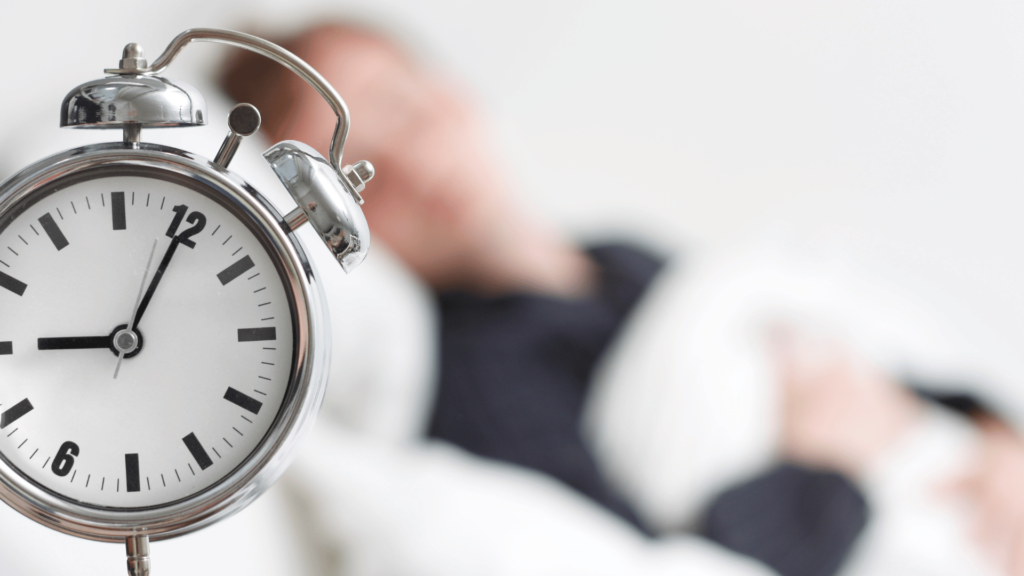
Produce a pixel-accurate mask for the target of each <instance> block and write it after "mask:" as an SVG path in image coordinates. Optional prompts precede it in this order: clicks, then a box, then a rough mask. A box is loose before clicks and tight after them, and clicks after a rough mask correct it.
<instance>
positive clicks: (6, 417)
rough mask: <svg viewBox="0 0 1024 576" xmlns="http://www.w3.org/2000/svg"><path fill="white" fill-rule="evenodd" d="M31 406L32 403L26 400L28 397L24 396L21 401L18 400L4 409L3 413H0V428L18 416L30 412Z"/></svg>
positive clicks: (5, 426) (11, 422) (8, 424)
mask: <svg viewBox="0 0 1024 576" xmlns="http://www.w3.org/2000/svg"><path fill="white" fill-rule="evenodd" d="M32 408H33V406H32V403H31V402H29V401H28V398H25V399H24V400H22V401H21V402H18V403H17V404H15V405H14V406H11V407H10V408H8V409H7V410H4V413H3V414H2V415H0V430H3V429H4V428H7V427H8V426H10V425H11V424H13V423H14V422H15V421H16V420H17V419H18V418H21V417H22V416H24V415H25V414H28V413H29V412H31V411H32Z"/></svg>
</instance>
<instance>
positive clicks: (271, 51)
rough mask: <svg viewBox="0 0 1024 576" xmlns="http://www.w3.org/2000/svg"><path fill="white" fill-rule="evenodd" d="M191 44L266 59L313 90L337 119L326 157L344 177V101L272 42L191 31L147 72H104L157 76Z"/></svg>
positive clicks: (219, 32) (211, 31)
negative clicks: (237, 50)
mask: <svg viewBox="0 0 1024 576" xmlns="http://www.w3.org/2000/svg"><path fill="white" fill-rule="evenodd" d="M192 42H218V43H221V44H230V45H231V46H236V47H238V48H245V49H246V50H251V51H253V52H255V53H257V54H260V55H262V56H266V57H267V58H270V59H271V60H273V61H275V62H277V63H278V64H281V65H282V66H284V67H285V68H287V69H289V70H291V71H292V72H294V73H295V74H297V75H298V76H299V77H300V78H302V79H303V80H305V81H306V82H307V83H308V84H309V85H310V86H312V87H313V88H314V89H316V91H317V92H319V93H320V95H321V96H323V98H324V100H326V101H327V103H328V104H329V105H330V106H331V109H332V110H334V113H335V114H336V115H337V116H338V123H337V125H336V126H335V127H334V136H333V137H332V139H331V150H330V154H329V156H330V162H331V167H332V168H334V170H335V171H336V172H337V173H338V175H339V176H340V177H342V178H345V177H347V175H346V173H345V171H344V168H343V167H342V164H341V156H342V153H343V152H344V150H345V140H347V139H348V127H349V116H348V106H346V105H345V101H344V100H342V99H341V96H340V95H339V94H338V91H337V90H335V89H334V87H333V86H331V85H330V84H329V83H328V82H327V80H325V79H324V77H323V76H321V75H320V73H319V72H317V71H316V70H314V69H313V67H312V66H310V65H309V64H306V62H304V61H303V60H302V59H301V58H299V57H298V56H296V55H295V54H292V53H291V52H289V51H287V50H285V49H284V48H282V47H280V46H278V45H277V44H274V43H273V42H268V41H266V40H264V39H262V38H258V37H256V36H253V35H251V34H244V33H242V32H235V31H233V30H221V29H219V28H193V29H191V30H186V31H184V32H182V33H181V34H178V35H177V36H176V37H175V38H174V40H171V43H170V44H168V45H167V48H166V49H165V50H164V53H163V54H161V55H160V56H159V57H158V58H157V59H156V60H154V61H153V64H152V65H151V66H149V67H148V68H143V67H138V68H132V69H128V68H117V69H109V70H105V72H107V73H108V74H126V73H131V74H145V75H153V74H161V73H162V72H163V71H164V70H166V69H167V66H169V65H170V63H171V61H173V60H174V59H175V58H176V57H177V56H178V54H179V53H181V51H182V50H183V49H184V48H185V46H187V45H189V44H190V43H192ZM144 62H145V61H144V60H143V61H142V62H141V63H144ZM124 65H125V64H124V61H123V60H122V66H124Z"/></svg>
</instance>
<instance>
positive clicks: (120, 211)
mask: <svg viewBox="0 0 1024 576" xmlns="http://www.w3.org/2000/svg"><path fill="white" fill-rule="evenodd" d="M110 213H111V214H113V216H114V230H125V229H126V228H127V226H126V224H127V222H126V221H125V216H124V192H111V193H110Z"/></svg>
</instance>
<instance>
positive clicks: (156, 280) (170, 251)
mask: <svg viewBox="0 0 1024 576" xmlns="http://www.w3.org/2000/svg"><path fill="white" fill-rule="evenodd" d="M180 243H181V241H180V240H178V237H177V236H175V237H174V238H172V239H171V245H170V246H168V247H167V252H165V253H164V258H163V260H161V261H160V266H158V267H157V269H156V272H155V273H154V274H153V283H152V284H150V285H149V290H146V295H145V296H143V297H142V302H140V303H139V309H138V311H137V312H136V314H135V321H134V322H132V324H131V326H130V328H131V330H132V331H133V332H134V331H135V330H136V329H137V328H138V327H139V323H140V322H142V315H143V314H145V313H146V308H148V307H149V302H150V301H151V300H152V299H153V293H154V292H156V287H157V286H159V285H160V280H161V279H163V277H164V271H165V270H167V265H168V264H170V263H171V258H173V257H174V251H175V250H177V249H178V244H180Z"/></svg>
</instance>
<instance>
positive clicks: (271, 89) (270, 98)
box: [220, 22, 407, 138]
mask: <svg viewBox="0 0 1024 576" xmlns="http://www.w3.org/2000/svg"><path fill="white" fill-rule="evenodd" d="M324 37H334V38H360V39H365V40H371V41H375V42H380V43H382V44H385V45H388V46H392V47H394V48H395V49H396V51H397V52H399V53H402V54H403V55H407V53H406V52H405V51H404V50H403V49H402V48H401V47H400V46H399V45H398V44H397V43H396V42H395V41H394V40H393V39H392V38H391V37H390V36H388V35H387V34H385V33H382V32H379V31H377V30H374V29H373V28H370V27H367V26H363V25H359V24H352V23H348V22H334V23H328V24H319V25H316V26H313V27H310V28H307V29H305V30H303V31H301V32H299V33H298V34H295V35H293V36H291V37H288V38H283V39H277V40H271V41H273V42H274V43H275V44H278V45H279V46H281V47H282V48H284V49H285V50H288V51H289V52H291V53H293V54H295V55H296V56H298V57H299V58H301V59H303V60H308V59H310V58H311V56H312V50H313V49H314V45H316V44H321V43H320V42H318V40H320V39H322V38H324ZM220 85H221V87H222V88H223V89H224V91H225V92H226V93H227V95H228V96H230V97H231V98H232V99H234V100H235V101H236V102H248V103H249V104H252V105H253V106H256V108H257V109H258V110H259V111H260V114H261V116H262V117H263V130H264V131H265V132H266V133H267V134H269V135H270V136H271V137H272V138H278V137H280V136H281V135H282V134H284V133H285V131H286V130H287V128H288V127H289V124H290V123H291V122H292V121H293V119H294V110H295V109H294V103H295V102H298V101H299V99H300V95H301V94H302V91H304V90H310V91H312V90H313V89H312V87H310V86H308V85H307V84H306V83H305V82H304V81H302V79H300V78H299V77H298V76H296V75H295V74H293V73H292V72H291V71H290V70H288V69H287V68H285V67H284V66H282V65H280V64H278V63H277V62H274V61H273V60H270V59H269V58H266V57H264V56H261V55H259V54H256V53H254V52H250V51H248V50H241V51H238V52H237V53H236V54H235V55H233V57H232V58H230V59H229V60H228V62H227V63H226V64H225V66H224V70H223V72H222V73H221V76H220ZM343 97H344V96H343Z"/></svg>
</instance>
